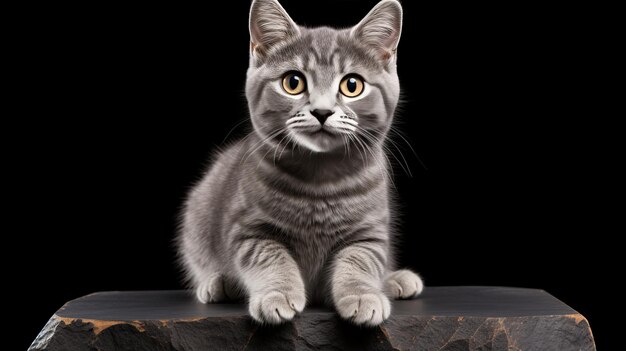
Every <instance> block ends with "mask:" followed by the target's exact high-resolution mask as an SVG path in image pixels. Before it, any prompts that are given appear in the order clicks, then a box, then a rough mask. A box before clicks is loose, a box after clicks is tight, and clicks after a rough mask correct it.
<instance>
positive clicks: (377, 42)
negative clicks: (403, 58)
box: [350, 0, 402, 61]
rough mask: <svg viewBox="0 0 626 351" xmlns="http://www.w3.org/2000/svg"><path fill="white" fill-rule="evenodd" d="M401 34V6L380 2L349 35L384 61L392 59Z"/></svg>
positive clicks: (386, 1)
mask: <svg viewBox="0 0 626 351" xmlns="http://www.w3.org/2000/svg"><path fill="white" fill-rule="evenodd" d="M401 32H402V6H400V2H399V1H397V0H382V1H381V2H379V3H378V4H377V5H376V6H374V8H373V9H372V10H371V11H370V12H369V13H368V14H367V16H365V18H363V20H361V22H359V24H357V25H356V26H355V27H354V28H352V31H351V32H350V34H351V35H352V37H353V38H355V39H356V40H357V41H358V42H359V43H361V44H364V45H366V46H368V47H370V48H372V49H373V50H375V51H376V53H377V55H379V57H380V58H381V59H383V60H385V61H387V60H389V59H390V58H392V57H394V56H395V54H396V49H397V48H398V42H399V41H400V33H401Z"/></svg>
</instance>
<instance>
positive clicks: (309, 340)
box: [29, 287, 595, 351]
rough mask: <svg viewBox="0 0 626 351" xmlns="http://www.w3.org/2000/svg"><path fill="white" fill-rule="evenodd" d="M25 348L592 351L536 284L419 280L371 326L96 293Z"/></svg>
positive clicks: (177, 295)
mask: <svg viewBox="0 0 626 351" xmlns="http://www.w3.org/2000/svg"><path fill="white" fill-rule="evenodd" d="M29 350H68V351H71V350H134V351H137V350H448V351H452V350H542V351H546V350H559V351H565V350H595V345H594V342H593V336H592V334H591V329H590V328H589V324H588V322H587V320H586V319H585V317H583V316H582V315H580V314H579V313H578V312H576V311H574V310H573V309H572V308H570V307H568V306H567V305H565V304H564V303H562V302H561V301H559V300H557V299H556V298H554V297H553V296H552V295H550V294H548V293H546V292H545V291H543V290H534V289H519V288H502V287H428V288H427V289H426V290H425V292H424V294H423V295H422V296H421V297H419V298H418V299H415V300H404V301H395V302H393V310H392V314H391V317H390V318H389V320H387V321H386V322H385V323H384V324H383V325H381V326H379V327H376V328H364V327H356V326H353V325H351V324H350V323H348V322H345V321H343V320H341V319H340V318H338V317H337V315H336V314H335V313H334V312H333V311H332V310H330V309H325V308H315V307H313V308H311V307H307V308H306V309H305V311H304V312H303V313H302V314H301V315H299V316H298V317H296V319H295V320H294V321H293V322H291V323H286V324H283V325H280V326H273V327H272V326H260V325H258V324H256V323H255V322H254V321H252V320H251V319H250V318H249V317H248V315H247V310H246V306H245V305H243V304H234V303H233V304H228V303H223V304H212V305H203V304H200V303H198V302H196V301H195V300H194V299H193V297H192V296H191V295H190V294H188V293H187V292H185V291H127V292H100V293H95V294H91V295H87V296H84V297H81V298H78V299H76V300H72V301H70V302H68V303H66V304H65V306H63V307H62V308H61V309H60V310H59V311H57V313H56V314H54V315H53V316H52V318H50V321H48V323H47V324H46V326H45V327H44V328H43V330H42V331H41V333H40V334H39V335H38V336H37V338H36V339H35V341H34V342H33V344H32V345H31V347H30V349H29Z"/></svg>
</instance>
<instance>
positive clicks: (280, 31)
mask: <svg viewBox="0 0 626 351" xmlns="http://www.w3.org/2000/svg"><path fill="white" fill-rule="evenodd" d="M299 34H300V29H298V25H297V24H296V23H295V22H294V21H293V20H292V19H291V17H289V15H288V14H287V11H285V9H284V8H283V7H282V6H281V5H280V4H279V3H278V1H276V0H254V1H252V6H251V7H250V54H251V55H252V56H255V57H263V56H265V55H266V54H267V52H269V50H270V49H272V48H273V47H274V46H276V45H277V44H279V43H280V42H282V41H285V40H287V39H289V38H292V37H295V36H298V35H299Z"/></svg>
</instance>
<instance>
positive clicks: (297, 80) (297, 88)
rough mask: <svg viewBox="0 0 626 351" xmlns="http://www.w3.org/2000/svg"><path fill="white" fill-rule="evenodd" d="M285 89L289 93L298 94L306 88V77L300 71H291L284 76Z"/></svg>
mask: <svg viewBox="0 0 626 351" xmlns="http://www.w3.org/2000/svg"><path fill="white" fill-rule="evenodd" d="M283 89H285V91H286V92H287V94H291V95H298V94H301V93H302V92H304V91H305V90H306V79H304V75H303V74H302V73H300V72H289V73H287V74H286V75H285V77H283Z"/></svg>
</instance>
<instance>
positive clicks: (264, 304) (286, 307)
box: [235, 239, 306, 324]
mask: <svg viewBox="0 0 626 351" xmlns="http://www.w3.org/2000/svg"><path fill="white" fill-rule="evenodd" d="M235 259H236V266H237V269H238V271H239V275H240V277H241V281H242V283H243V285H244V286H245V287H246V290H247V291H248V293H249V305H248V309H249V311H250V315H251V316H252V318H254V319H255V320H257V321H258V322H261V323H269V324H278V323H282V322H284V321H288V320H291V319H292V318H293V317H294V316H295V315H296V313H298V312H302V310H303V309H304V305H305V303H306V291H305V288H304V282H303V280H302V277H301V275H300V270H299V269H298V265H297V264H296V262H295V260H294V259H293V257H291V254H290V253H289V251H288V250H287V248H285V246H284V245H282V244H280V243H278V242H276V241H274V240H268V239H245V240H242V241H241V242H240V244H239V245H238V249H237V254H236V257H235Z"/></svg>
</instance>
